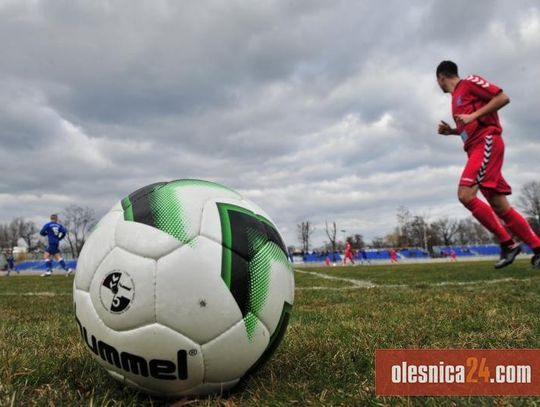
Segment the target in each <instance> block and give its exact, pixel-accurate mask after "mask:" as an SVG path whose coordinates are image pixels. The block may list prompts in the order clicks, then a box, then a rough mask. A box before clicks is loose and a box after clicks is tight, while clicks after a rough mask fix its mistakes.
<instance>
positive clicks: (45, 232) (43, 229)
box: [39, 223, 49, 236]
mask: <svg viewBox="0 0 540 407" xmlns="http://www.w3.org/2000/svg"><path fill="white" fill-rule="evenodd" d="M48 226H49V224H48V223H47V224H45V225H44V226H43V227H42V228H41V230H40V232H39V234H40V235H41V236H47V232H48Z"/></svg>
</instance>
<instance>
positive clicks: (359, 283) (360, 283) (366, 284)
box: [295, 269, 376, 289]
mask: <svg viewBox="0 0 540 407" xmlns="http://www.w3.org/2000/svg"><path fill="white" fill-rule="evenodd" d="M295 271H296V272H297V273H301V274H310V275H312V276H316V277H318V278H324V279H326V280H334V281H343V282H346V283H349V284H351V287H328V288H339V289H343V288H345V289H350V288H373V287H375V286H376V285H375V284H373V283H372V282H371V281H367V280H355V279H353V278H343V277H335V276H329V275H328V274H320V273H317V272H315V271H306V270H299V269H296V270H295ZM301 288H303V289H312V287H301ZM313 288H315V287H313ZM324 288H327V287H317V289H324ZM297 289H298V288H297Z"/></svg>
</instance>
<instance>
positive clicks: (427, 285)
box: [0, 260, 540, 406]
mask: <svg viewBox="0 0 540 407" xmlns="http://www.w3.org/2000/svg"><path fill="white" fill-rule="evenodd" d="M328 277H330V278H328ZM72 282H73V280H72V278H64V277H63V276H54V277H51V278H49V279H42V278H39V277H37V276H14V277H9V278H4V277H2V278H0V315H1V319H0V321H1V322H0V405H1V406H29V405H40V406H60V405H63V406H102V405H103V406H135V405H137V406H138V405H147V406H152V405H175V403H176V405H184V404H187V405H190V406H214V405H223V406H259V405H262V406H288V405H299V406H304V405H323V406H326V405H342V406H354V405H358V406H363V405H371V406H384V405H426V406H440V405H446V406H462V405H464V406H467V405H471V406H476V405H499V406H505V405H512V406H516V405H531V406H533V405H538V404H539V403H540V397H538V398H510V397H508V398H503V397H469V398H459V397H445V398H442V397H441V398H422V397H411V398H400V397H390V398H382V397H377V396H375V388H374V354H375V350H376V349H377V348H540V271H538V270H536V271H534V270H532V269H530V266H529V264H528V263H527V262H526V261H524V260H523V261H518V262H517V263H515V264H514V265H512V266H511V267H508V268H507V269H504V270H500V271H495V270H493V266H492V263H491V262H489V263H487V262H471V263H464V262H463V263H461V262H460V263H444V264H416V265H398V266H395V265H394V266H362V267H332V268H309V269H308V268H306V269H300V270H297V273H296V285H297V290H296V298H295V306H294V309H293V316H292V318H291V322H290V325H289V329H288V332H287V335H286V337H285V340H284V342H283V343H282V345H281V347H280V348H279V349H278V351H277V352H276V354H275V355H274V357H273V359H272V360H271V361H270V362H269V363H268V364H267V365H266V366H265V367H264V368H263V369H262V370H260V371H259V372H258V373H257V374H256V376H254V377H253V378H252V379H250V380H249V381H248V382H247V383H246V385H245V388H244V389H243V390H242V391H241V392H237V393H234V394H232V395H230V396H228V397H218V396H214V397H209V398H202V399H199V400H180V401H175V400H160V399H155V398H150V397H149V396H146V395H144V394H141V393H138V392H136V391H133V390H130V389H127V388H125V387H123V386H122V385H121V384H118V383H117V382H116V381H114V380H113V379H112V378H109V376H108V374H107V373H106V372H105V371H104V370H103V369H102V368H101V367H99V366H98V365H97V363H95V362H94V361H93V360H92V359H91V357H90V354H89V353H88V352H87V350H86V349H84V348H83V344H82V342H81V341H80V338H79V332H78V329H77V326H76V324H75V321H74V316H73V310H72V297H71V285H72Z"/></svg>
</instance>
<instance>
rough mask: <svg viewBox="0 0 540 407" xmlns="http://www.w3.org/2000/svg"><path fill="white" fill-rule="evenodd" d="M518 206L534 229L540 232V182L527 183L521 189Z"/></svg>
mask: <svg viewBox="0 0 540 407" xmlns="http://www.w3.org/2000/svg"><path fill="white" fill-rule="evenodd" d="M518 205H519V207H520V209H522V210H523V213H524V214H525V215H526V216H527V218H528V219H527V220H528V221H529V222H530V223H531V226H532V227H533V229H534V230H535V231H536V232H537V233H538V232H540V182H535V181H532V182H527V183H526V184H525V185H523V188H522V189H521V195H520V196H519V198H518Z"/></svg>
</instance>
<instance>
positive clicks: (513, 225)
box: [480, 137, 540, 268]
mask: <svg viewBox="0 0 540 407" xmlns="http://www.w3.org/2000/svg"><path fill="white" fill-rule="evenodd" d="M490 153H491V154H490V156H489V160H488V162H487V165H485V168H484V172H483V179H482V180H481V182H480V185H481V188H480V189H481V191H482V194H483V195H484V196H485V197H486V199H487V200H488V202H489V204H490V205H491V207H492V208H493V210H494V211H495V212H496V213H497V215H498V217H499V218H500V219H502V220H503V221H504V223H505V224H506V227H507V228H508V229H509V230H510V231H511V232H512V233H513V234H514V235H515V236H517V237H518V238H519V239H520V240H521V241H523V242H524V243H526V244H528V245H529V246H530V247H531V248H532V249H533V250H534V253H535V256H534V257H533V259H532V264H533V267H539V268H540V238H538V236H537V235H536V233H534V231H533V230H532V228H531V227H530V225H529V223H528V222H527V221H526V220H525V218H524V217H523V216H522V215H521V214H520V213H519V212H518V211H517V210H516V209H514V208H512V207H511V206H510V203H509V202H508V199H507V198H506V196H507V195H510V194H511V193H512V188H511V187H510V185H508V183H507V182H506V180H505V179H504V177H503V175H502V166H503V162H504V142H503V139H502V138H501V137H493V140H492V148H491V151H490Z"/></svg>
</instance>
